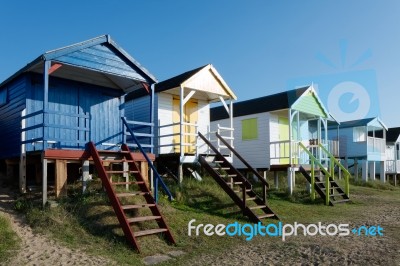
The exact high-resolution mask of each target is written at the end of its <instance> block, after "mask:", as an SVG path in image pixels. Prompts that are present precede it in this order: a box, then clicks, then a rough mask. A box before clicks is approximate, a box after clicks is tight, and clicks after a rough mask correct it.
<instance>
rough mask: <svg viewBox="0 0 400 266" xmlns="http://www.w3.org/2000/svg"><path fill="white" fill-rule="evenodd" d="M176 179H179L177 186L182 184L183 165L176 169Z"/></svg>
mask: <svg viewBox="0 0 400 266" xmlns="http://www.w3.org/2000/svg"><path fill="white" fill-rule="evenodd" d="M178 175H179V176H178V178H179V184H182V181H183V164H182V163H180V164H179V169H178Z"/></svg>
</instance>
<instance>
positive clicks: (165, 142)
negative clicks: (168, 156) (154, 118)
mask: <svg viewBox="0 0 400 266" xmlns="http://www.w3.org/2000/svg"><path fill="white" fill-rule="evenodd" d="M159 125H160V126H159V127H158V153H159V154H162V153H165V152H163V151H162V148H164V147H172V151H171V152H168V153H181V152H183V153H184V152H188V153H196V154H197V148H198V147H197V133H198V125H197V123H187V122H183V123H182V128H183V132H180V125H181V123H179V122H177V123H172V124H166V125H161V121H159ZM174 127H178V130H177V131H178V132H175V133H173V132H174ZM163 129H167V130H166V131H167V132H168V133H166V134H165V133H163V132H162V131H163ZM175 131H176V130H175ZM192 131H193V132H192ZM170 132H172V133H170ZM175 136H179V141H178V142H174V139H173V138H174V137H175ZM166 138H167V139H166ZM168 138H172V140H170V139H168ZM192 139H193V140H192ZM187 140H189V141H187Z"/></svg>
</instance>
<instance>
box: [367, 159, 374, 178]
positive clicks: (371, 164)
mask: <svg viewBox="0 0 400 266" xmlns="http://www.w3.org/2000/svg"><path fill="white" fill-rule="evenodd" d="M368 168H369V178H370V180H372V181H374V180H375V162H374V161H372V162H369V166H368Z"/></svg>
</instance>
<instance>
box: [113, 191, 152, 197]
mask: <svg viewBox="0 0 400 266" xmlns="http://www.w3.org/2000/svg"><path fill="white" fill-rule="evenodd" d="M148 194H150V192H142V191H134V192H125V193H117V194H116V196H117V197H119V198H123V197H132V196H137V195H148Z"/></svg>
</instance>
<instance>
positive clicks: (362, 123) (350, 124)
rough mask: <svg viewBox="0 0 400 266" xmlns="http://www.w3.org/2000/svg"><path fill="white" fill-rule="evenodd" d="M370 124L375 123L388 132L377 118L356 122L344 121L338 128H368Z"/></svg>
mask: <svg viewBox="0 0 400 266" xmlns="http://www.w3.org/2000/svg"><path fill="white" fill-rule="evenodd" d="M371 122H377V123H379V124H380V125H381V126H382V128H384V129H386V130H388V128H387V127H386V125H385V124H384V123H383V122H382V121H381V120H380V119H379V117H369V118H364V119H358V120H351V121H344V122H341V123H340V128H349V127H361V126H368V125H369V124H370V123H371Z"/></svg>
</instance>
